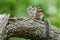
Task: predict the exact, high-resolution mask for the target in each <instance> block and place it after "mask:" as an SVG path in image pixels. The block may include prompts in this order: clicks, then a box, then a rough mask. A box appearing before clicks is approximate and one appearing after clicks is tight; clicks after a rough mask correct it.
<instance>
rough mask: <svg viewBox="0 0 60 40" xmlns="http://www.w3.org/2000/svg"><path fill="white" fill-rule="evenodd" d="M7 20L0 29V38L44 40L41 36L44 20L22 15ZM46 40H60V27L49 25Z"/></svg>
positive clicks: (3, 39)
mask: <svg viewBox="0 0 60 40" xmlns="http://www.w3.org/2000/svg"><path fill="white" fill-rule="evenodd" d="M7 22H8V23H7V24H6V26H4V27H3V29H0V30H2V33H0V35H2V36H0V40H8V39H9V38H10V37H19V38H26V39H30V40H45V39H44V38H43V37H44V31H45V28H46V27H45V25H44V22H40V21H35V20H33V19H30V18H22V17H13V18H9V21H7ZM4 24H5V23H4ZM4 24H3V25H4ZM47 40H60V29H59V28H57V27H55V26H52V25H50V28H49V36H48V37H47Z"/></svg>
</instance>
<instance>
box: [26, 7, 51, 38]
mask: <svg viewBox="0 0 60 40" xmlns="http://www.w3.org/2000/svg"><path fill="white" fill-rule="evenodd" d="M27 11H28V13H29V15H30V16H31V17H33V19H36V20H39V21H43V22H44V25H45V26H46V30H45V31H44V34H43V35H44V36H43V38H46V37H47V36H48V33H49V27H50V26H49V22H48V20H45V19H44V13H43V10H42V9H41V8H40V7H35V6H29V7H28V10H27Z"/></svg>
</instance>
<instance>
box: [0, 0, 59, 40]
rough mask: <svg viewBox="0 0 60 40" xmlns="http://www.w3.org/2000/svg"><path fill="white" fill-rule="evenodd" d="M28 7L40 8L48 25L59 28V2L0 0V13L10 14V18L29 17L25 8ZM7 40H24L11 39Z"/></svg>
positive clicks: (46, 0)
mask: <svg viewBox="0 0 60 40" xmlns="http://www.w3.org/2000/svg"><path fill="white" fill-rule="evenodd" d="M29 5H35V6H40V7H41V8H42V9H43V11H44V14H45V18H46V19H48V20H49V22H50V24H51V25H53V26H56V27H58V28H60V0H0V13H1V14H3V13H10V14H11V17H13V16H21V17H29V15H28V13H27V12H26V8H27V7H28V6H29ZM9 40H25V39H23V38H17V37H12V38H9Z"/></svg>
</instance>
